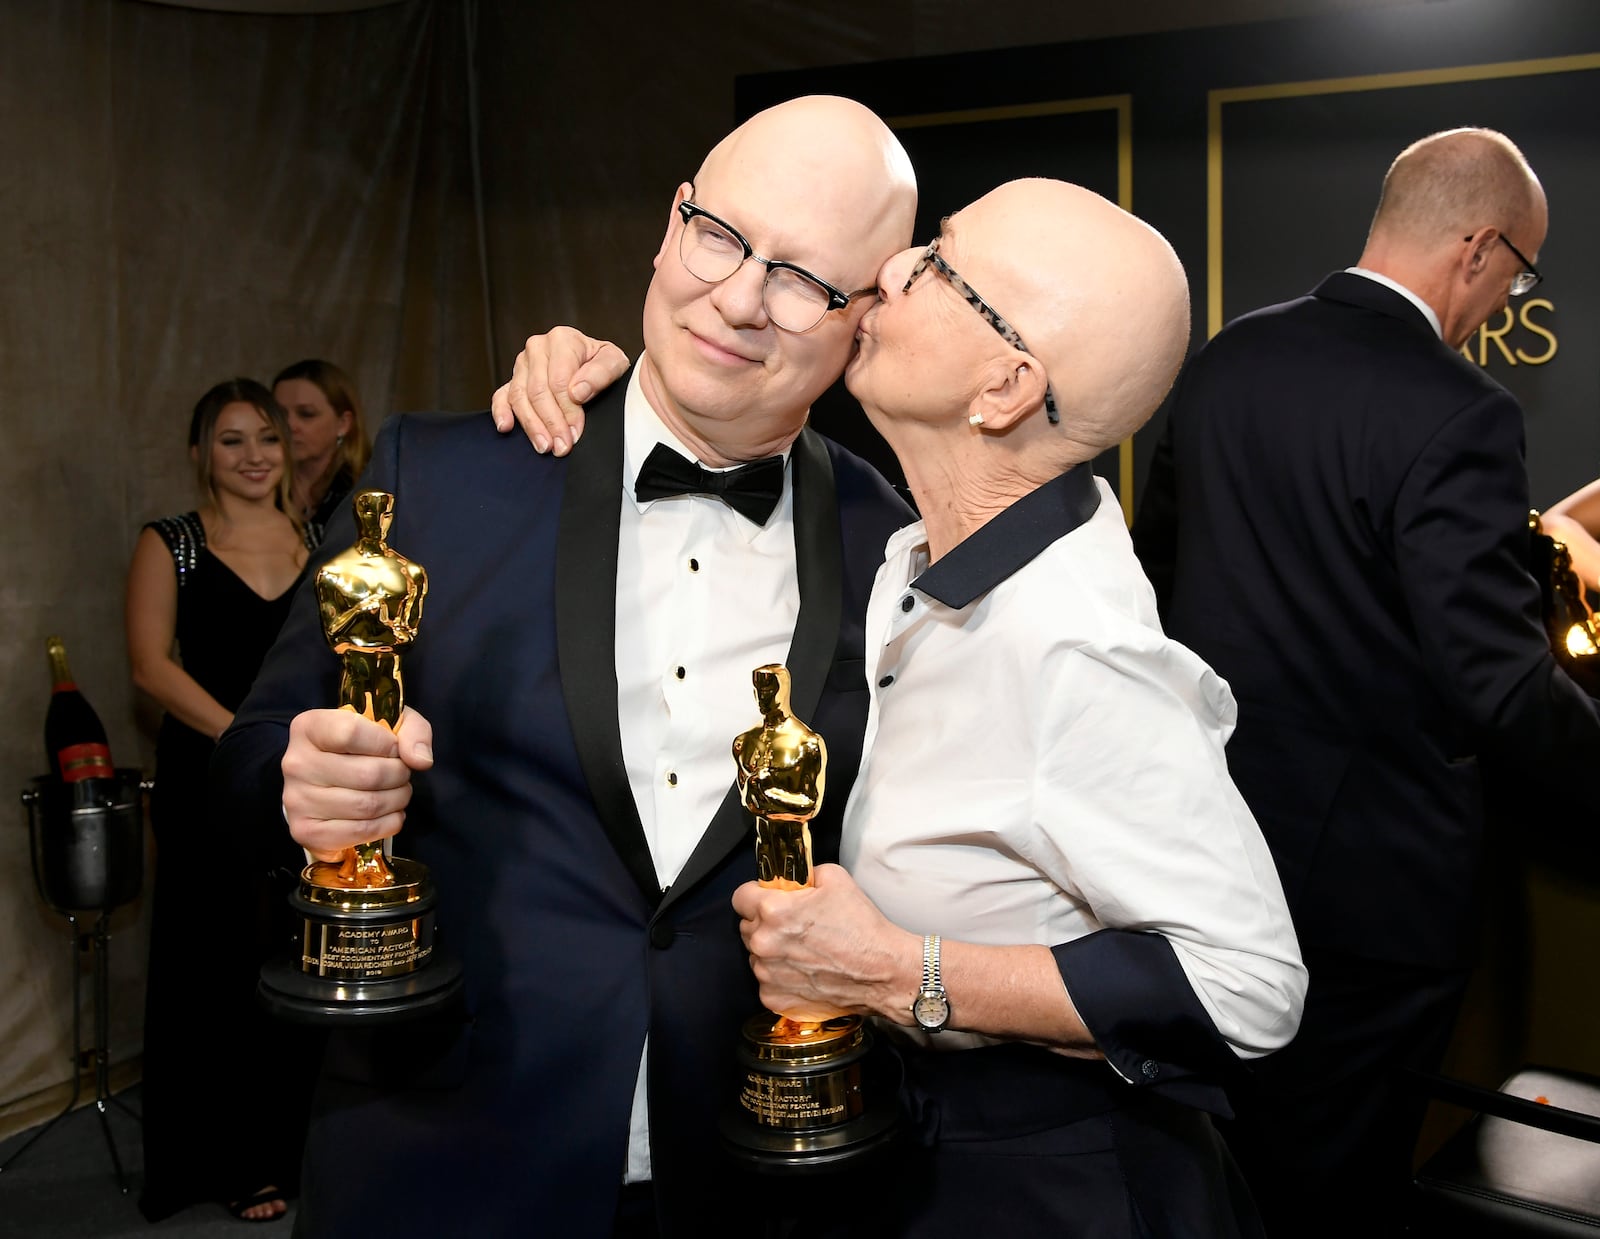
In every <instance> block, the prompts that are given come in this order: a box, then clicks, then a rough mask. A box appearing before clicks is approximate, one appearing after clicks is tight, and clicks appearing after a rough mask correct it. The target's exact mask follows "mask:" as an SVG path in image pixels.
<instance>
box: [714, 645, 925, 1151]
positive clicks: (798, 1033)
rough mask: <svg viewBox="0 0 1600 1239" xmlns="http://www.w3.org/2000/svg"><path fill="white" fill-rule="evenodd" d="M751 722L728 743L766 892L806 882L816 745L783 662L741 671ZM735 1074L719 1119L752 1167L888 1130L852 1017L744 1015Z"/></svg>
mask: <svg viewBox="0 0 1600 1239" xmlns="http://www.w3.org/2000/svg"><path fill="white" fill-rule="evenodd" d="M751 681H752V683H753V684H754V687H755V694H756V704H757V706H759V707H760V709H761V723H760V725H759V726H757V727H752V728H751V729H750V730H749V731H745V732H741V733H740V734H739V735H738V736H737V737H736V738H735V739H734V742H733V759H734V761H735V763H736V764H737V766H738V775H737V784H738V788H739V798H740V800H741V802H742V803H743V805H744V807H745V808H746V809H747V810H749V812H750V813H751V814H752V815H753V816H754V817H755V825H756V880H757V881H758V882H759V883H760V884H761V885H762V886H766V887H770V888H773V889H777V890H801V889H803V888H805V887H808V886H812V885H814V884H815V874H814V872H813V864H812V854H811V820H812V819H813V818H814V817H816V815H817V813H818V812H819V811H820V810H821V808H822V795H823V791H824V789H825V787H826V785H827V762H828V746H827V745H826V744H825V743H824V741H823V739H822V737H821V736H819V735H818V734H817V733H816V732H814V731H812V730H811V728H809V727H807V726H806V725H805V724H804V723H803V722H801V721H800V720H799V719H797V718H796V717H795V716H794V714H793V712H792V710H791V709H790V705H789V670H788V668H787V667H783V666H779V665H777V664H775V663H774V664H769V665H767V666H764V667H757V668H756V670H755V671H754V672H753V673H752V674H751ZM743 1034H744V1039H743V1045H742V1047H741V1051H740V1061H741V1065H742V1066H743V1068H744V1072H743V1074H744V1084H743V1088H742V1089H741V1091H740V1094H739V1099H738V1104H737V1106H735V1107H732V1108H730V1109H729V1111H728V1113H727V1114H726V1115H725V1117H724V1120H723V1123H722V1133H723V1138H724V1140H725V1141H726V1143H727V1146H728V1147H729V1149H730V1150H732V1151H733V1152H734V1153H735V1154H736V1155H737V1156H739V1157H741V1158H743V1159H744V1160H746V1161H749V1162H752V1163H754V1164H756V1165H758V1166H760V1167H761V1168H762V1169H763V1170H768V1171H771V1170H784V1169H808V1168H815V1167H817V1166H821V1165H826V1164H830V1163H834V1162H842V1161H845V1160H848V1159H853V1158H855V1157H857V1156H859V1155H860V1154H862V1153H865V1152H867V1151H869V1150H871V1149H874V1148H876V1147H879V1146H880V1145H882V1144H883V1143H885V1142H886V1141H887V1140H888V1138H889V1137H890V1136H892V1134H893V1129H894V1126H895V1123H896V1120H897V1115H896V1113H895V1111H894V1108H893V1106H892V1105H891V1104H882V1103H878V1104H874V1096H873V1095H874V1093H875V1090H873V1089H871V1088H870V1087H868V1088H867V1089H865V1090H864V1089H863V1078H864V1066H865V1063H864V1060H865V1059H866V1056H867V1053H868V1050H869V1049H870V1047H871V1044H872V1038H871V1033H870V1032H869V1031H868V1029H867V1027H866V1023H865V1021H864V1020H863V1019H862V1018H861V1017H860V1016H859V1015H848V1014H846V1013H844V1012H842V1011H837V1010H831V1009H827V1010H823V1009H807V1010H798V1011H783V1012H779V1013H777V1015H776V1017H774V1016H773V1015H772V1014H771V1013H764V1014H761V1015H757V1016H753V1017H751V1018H750V1019H749V1020H747V1021H745V1025H744V1030H743Z"/></svg>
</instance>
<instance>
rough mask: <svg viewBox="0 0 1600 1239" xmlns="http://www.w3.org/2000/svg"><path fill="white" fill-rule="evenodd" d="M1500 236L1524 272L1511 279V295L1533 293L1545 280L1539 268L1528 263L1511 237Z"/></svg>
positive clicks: (1503, 234)
mask: <svg viewBox="0 0 1600 1239" xmlns="http://www.w3.org/2000/svg"><path fill="white" fill-rule="evenodd" d="M1498 236H1499V237H1500V239H1501V240H1502V241H1504V242H1505V243H1506V248H1507V249H1508V250H1510V251H1511V252H1512V253H1513V254H1515V255H1516V258H1517V261H1518V262H1520V263H1521V264H1522V270H1521V271H1518V272H1517V273H1516V275H1514V276H1512V277H1511V295H1512V296H1513V297H1520V296H1522V294H1523V293H1531V292H1532V291H1533V290H1534V289H1535V288H1537V287H1539V283H1540V281H1542V280H1543V279H1544V276H1543V275H1542V274H1540V271H1539V268H1538V267H1536V266H1534V265H1533V264H1532V263H1531V262H1529V261H1528V258H1527V255H1525V254H1524V253H1523V252H1522V251H1521V250H1519V249H1518V248H1517V247H1516V246H1515V245H1513V244H1511V238H1510V237H1508V236H1506V234H1505V233H1503V232H1502V233H1499V234H1498ZM1467 240H1468V241H1470V240H1472V238H1471V237H1470V236H1469V237H1467Z"/></svg>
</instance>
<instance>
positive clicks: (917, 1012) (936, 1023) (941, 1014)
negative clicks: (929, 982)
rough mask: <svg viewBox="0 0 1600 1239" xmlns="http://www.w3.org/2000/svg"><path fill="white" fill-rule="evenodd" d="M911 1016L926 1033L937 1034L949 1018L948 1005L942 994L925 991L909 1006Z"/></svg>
mask: <svg viewBox="0 0 1600 1239" xmlns="http://www.w3.org/2000/svg"><path fill="white" fill-rule="evenodd" d="M911 1015H912V1017H913V1018H914V1019H915V1020H916V1021H917V1023H918V1024H920V1025H921V1026H922V1027H923V1028H924V1029H926V1030H927V1031H929V1032H937V1031H938V1030H939V1029H941V1028H943V1027H944V1025H945V1021H946V1020H948V1019H949V1018H950V1003H949V1002H948V1001H947V1000H946V998H945V996H944V995H943V994H940V993H935V992H933V991H925V992H923V993H921V994H918V995H917V1000H916V1002H914V1003H912V1004H911Z"/></svg>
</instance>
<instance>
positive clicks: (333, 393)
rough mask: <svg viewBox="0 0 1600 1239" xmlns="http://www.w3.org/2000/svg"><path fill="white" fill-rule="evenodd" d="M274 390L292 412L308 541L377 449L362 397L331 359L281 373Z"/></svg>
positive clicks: (317, 541)
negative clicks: (363, 415) (365, 419)
mask: <svg viewBox="0 0 1600 1239" xmlns="http://www.w3.org/2000/svg"><path fill="white" fill-rule="evenodd" d="M272 394H273V396H274V397H276V398H277V401H278V403H279V404H281V405H282V406H283V408H284V411H285V412H287V413H288V415H289V433H290V435H291V437H292V439H293V448H294V484H293V490H292V495H293V506H291V507H290V509H289V510H290V511H291V512H293V513H295V514H296V515H297V516H298V517H299V518H300V521H301V523H302V524H303V525H304V526H305V529H306V539H307V542H308V544H309V545H310V546H311V547H312V548H313V549H315V548H316V547H318V546H320V545H321V544H322V533H323V530H325V529H326V528H327V526H328V522H329V521H330V520H332V519H333V516H334V513H336V512H337V511H338V510H339V505H340V504H341V503H343V502H344V501H345V500H346V499H347V498H348V497H349V495H350V489H351V487H353V486H354V485H355V481H356V479H357V478H358V477H360V476H361V471H362V470H363V469H364V468H366V466H367V456H368V455H369V454H370V453H371V450H372V449H371V447H370V446H369V445H368V444H367V432H366V428H365V427H364V426H363V425H362V424H361V397H360V396H358V395H357V394H356V385H355V384H354V383H353V382H351V381H350V376H349V375H348V374H346V373H345V372H344V371H343V370H341V369H339V367H338V366H336V365H334V364H333V363H332V362H331V361H318V360H316V359H315V358H312V359H309V360H307V361H297V362H295V363H294V365H292V366H286V367H285V368H284V369H282V370H280V371H279V372H278V377H277V378H275V379H273V380H272Z"/></svg>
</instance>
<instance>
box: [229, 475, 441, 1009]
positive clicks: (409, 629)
mask: <svg viewBox="0 0 1600 1239" xmlns="http://www.w3.org/2000/svg"><path fill="white" fill-rule="evenodd" d="M351 503H352V506H353V507H354V509H355V519H356V543H355V545H354V546H352V547H351V548H350V549H349V550H347V551H344V552H343V553H341V554H339V555H335V556H334V557H333V558H332V559H330V560H329V561H328V562H327V563H326V564H324V565H323V566H322V568H321V569H319V570H318V572H317V577H316V582H315V586H316V592H317V610H318V613H319V614H320V616H321V618H322V630H323V634H324V635H325V636H326V637H327V639H328V644H329V646H331V647H332V649H333V652H334V653H335V654H337V655H338V656H339V659H340V662H341V664H342V667H343V674H342V676H341V677H340V681H339V706H340V708H341V709H345V710H354V711H355V712H356V713H357V714H361V715H364V716H365V717H367V718H370V719H373V720H374V721H376V722H379V723H382V724H383V725H384V726H386V727H388V728H390V729H391V730H393V729H394V728H395V727H396V726H397V725H398V724H399V722H400V714H401V711H402V709H403V708H404V706H405V693H404V686H403V683H402V680H401V674H400V661H401V655H402V654H403V653H404V652H405V650H406V649H407V648H408V647H410V645H411V644H412V642H414V641H415V640H416V636H417V625H418V622H419V621H420V619H421V618H422V602H423V598H424V597H425V595H426V594H427V592H428V577H427V573H425V572H424V571H423V569H422V567H421V566H420V565H419V564H414V563H412V562H411V561H410V560H408V559H406V558H405V557H404V556H402V555H400V554H398V553H397V552H395V551H394V550H393V549H391V548H390V546H389V544H388V542H387V541H386V540H385V539H386V538H387V536H388V533H389V524H390V521H391V520H392V519H393V516H394V496H393V495H390V494H388V493H387V492H385V491H381V490H364V491H360V492H358V493H357V494H356V495H355V497H354V498H353V499H352V501H351ZM437 901H438V897H437V895H436V894H435V892H434V887H433V880H432V879H431V878H430V877H429V876H428V870H427V867H426V866H425V865H422V864H420V863H419V862H417V861H413V860H402V859H400V858H399V857H390V856H385V855H384V849H383V843H382V842H381V841H374V842H370V843H362V844H359V845H357V846H356V847H353V848H349V849H347V850H346V852H345V854H344V855H343V856H342V857H340V859H339V860H337V861H320V860H319V861H312V862H311V863H310V864H309V865H307V866H306V867H305V869H304V870H303V871H302V872H301V874H300V884H299V887H298V888H297V889H296V890H295V891H294V893H293V894H291V895H290V896H289V904H290V906H291V907H292V908H293V909H294V913H295V922H296V929H297V934H296V936H297V945H298V947H299V951H298V956H297V957H295V958H290V959H283V960H274V961H272V962H270V963H268V964H267V965H266V966H265V967H264V968H262V970H261V984H260V988H259V993H260V996H261V999H262V1001H263V1002H264V1003H265V1004H266V1006H267V1008H268V1009H269V1010H270V1011H272V1013H273V1014H275V1015H279V1016H282V1017H284V1018H286V1019H292V1020H297V1021H300V1022H302V1023H313V1024H334V1023H338V1024H344V1023H349V1022H362V1023H368V1024H375V1023H389V1022H393V1021H398V1020H406V1019H413V1018H416V1017H417V1016H421V1015H426V1014H428V1013H430V1012H432V1011H435V1010H438V1009H439V1008H441V1007H443V1006H445V1005H446V1004H447V1003H449V1002H450V1001H451V1000H452V999H454V998H455V996H456V994H457V993H458V992H459V990H460V988H461V965H460V962H459V961H458V960H456V959H455V958H453V957H451V956H449V955H448V954H446V953H445V952H443V951H441V950H440V949H438V948H437V947H436V946H435V944H434V905H435V904H436V903H437Z"/></svg>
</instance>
